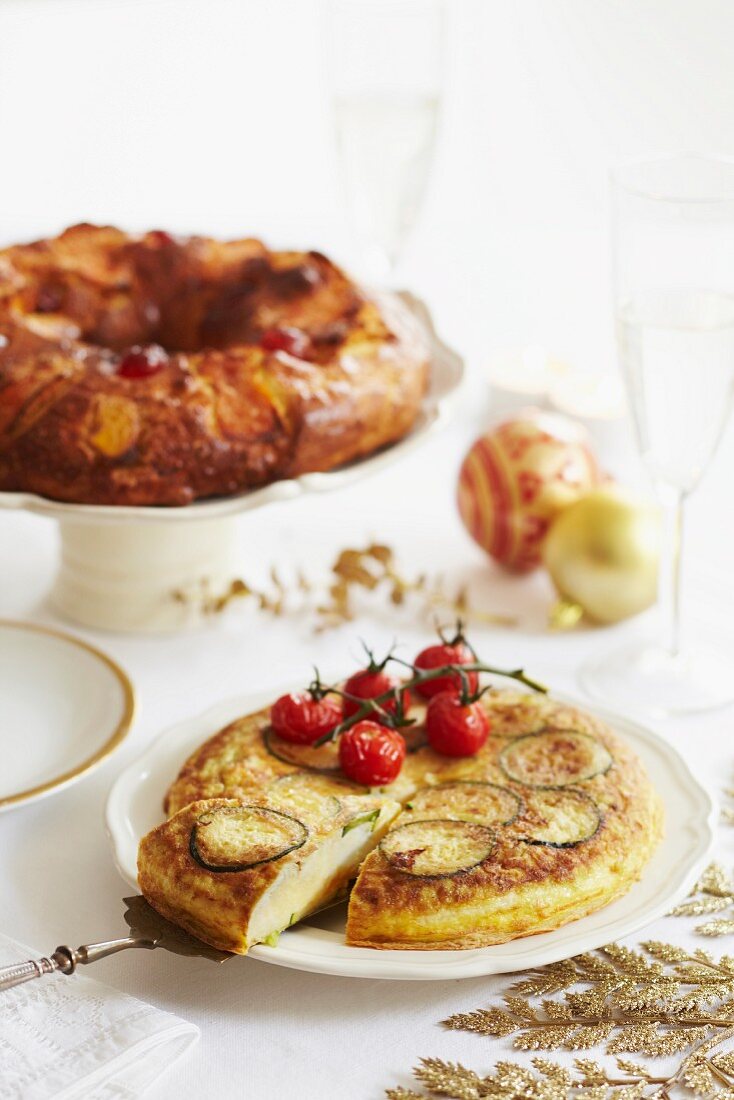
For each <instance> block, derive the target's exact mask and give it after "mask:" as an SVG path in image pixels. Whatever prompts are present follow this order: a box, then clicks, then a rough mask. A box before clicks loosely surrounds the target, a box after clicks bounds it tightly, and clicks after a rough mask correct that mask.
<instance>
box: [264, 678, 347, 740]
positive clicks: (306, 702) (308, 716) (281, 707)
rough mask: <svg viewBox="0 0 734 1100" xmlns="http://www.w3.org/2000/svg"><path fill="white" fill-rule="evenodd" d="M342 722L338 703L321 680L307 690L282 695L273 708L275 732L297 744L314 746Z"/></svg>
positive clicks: (271, 713) (272, 718) (271, 721)
mask: <svg viewBox="0 0 734 1100" xmlns="http://www.w3.org/2000/svg"><path fill="white" fill-rule="evenodd" d="M341 720H342V711H341V704H340V702H339V700H338V699H337V698H336V696H334V695H329V694H328V693H327V692H326V690H325V689H324V688H323V687H322V685H321V683H320V681H319V679H318V677H317V678H316V680H314V682H313V683H312V684H310V685H309V687H308V689H307V690H306V691H301V692H290V693H289V694H287V695H281V696H280V698H279V699H276V701H275V702H274V703H273V705H272V707H271V708H270V724H271V726H272V727H273V732H274V733H276V734H277V735H278V737H282V738H283V740H284V741H291V742H292V743H293V744H294V745H313V743H314V742H315V741H318V740H319V739H320V738H322V737H326V736H327V734H329V733H331V732H332V730H333V729H335V728H336V727H337V726H338V725H339V723H340V722H341Z"/></svg>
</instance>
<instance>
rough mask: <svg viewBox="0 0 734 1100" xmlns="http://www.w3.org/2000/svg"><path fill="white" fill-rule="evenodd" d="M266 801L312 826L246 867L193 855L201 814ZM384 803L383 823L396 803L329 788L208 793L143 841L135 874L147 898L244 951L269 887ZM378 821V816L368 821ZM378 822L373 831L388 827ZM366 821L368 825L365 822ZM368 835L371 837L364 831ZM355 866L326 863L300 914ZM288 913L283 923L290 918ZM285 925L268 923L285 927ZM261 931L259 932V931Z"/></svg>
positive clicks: (209, 939) (336, 892) (214, 941)
mask: <svg viewBox="0 0 734 1100" xmlns="http://www.w3.org/2000/svg"><path fill="white" fill-rule="evenodd" d="M253 806H254V807H263V808H266V809H269V810H271V811H272V810H273V809H274V810H276V811H278V812H280V813H283V812H288V813H289V814H290V815H292V816H296V815H297V817H298V824H300V825H301V827H302V828H305V829H306V830H307V834H308V835H307V838H306V840H305V843H303V844H301V845H300V846H298V847H295V848H293V849H292V850H289V851H287V852H286V854H285V855H283V856H282V857H280V858H273V859H271V860H270V861H268V862H262V863H259V864H257V865H254V866H251V867H249V868H247V869H244V870H231V871H230V870H228V871H226V872H225V873H222V871H221V870H219V871H217V870H213V869H209V868H207V867H206V866H203V865H202V863H201V862H200V861H199V860H197V858H195V854H194V851H193V846H192V830H193V829H194V827H195V826H196V825H197V823H198V822H199V821H200V820H201V818H202V816H203V817H207V816H211V815H212V813H215V812H217V811H221V810H224V811H225V812H226V811H237V810H239V809H241V808H243V807H245V808H247V807H253ZM380 809H382V811H383V813H385V811H386V810H389V813H385V824H387V822H388V821H389V820H390V816H392V815H394V813H395V810H396V809H397V806H395V805H393V806H392V807H389V806H386V804H385V800H383V799H379V798H375V797H371V796H369V795H361V796H348V797H346V798H343V799H341V800H340V802H339V803H338V804H334V802H333V800H332V799H329V798H328V796H324V797H318V798H316V799H315V800H313V801H310V802H308V803H306V804H305V805H304V804H303V803H302V804H301V805H300V806H298V805H296V806H295V807H294V806H293V805H289V803H288V801H287V800H286V801H284V802H278V801H276V800H275V799H268V798H252V799H247V800H242V799H223V798H218V799H207V800H203V801H200V802H193V803H191V804H190V805H189V806H186V807H184V809H183V810H181V811H180V812H179V813H177V814H175V815H174V816H173V817H172V818H170V819H169V820H168V821H165V822H164V823H163V824H162V825H159V826H157V828H155V829H152V830H151V832H149V833H147V834H146V836H144V837H143V839H142V840H141V842H140V845H139V848H138V882H139V884H140V889H141V891H142V893H143V895H144V897H145V898H146V899H147V901H148V902H149V903H150V904H151V905H152V906H153V908H154V909H157V910H158V912H159V913H161V914H162V915H163V916H164V917H166V918H167V919H168V920H171V921H173V922H174V923H175V924H178V925H179V926H180V927H181V928H185V929H186V931H187V932H190V933H191V934H192V935H193V936H196V937H197V938H198V939H201V940H203V941H204V942H205V943H209V944H211V945H212V946H213V947H217V948H219V949H220V950H222V951H232V952H235V953H237V954H245V953H246V951H247V948H248V946H249V945H250V943H251V942H252V929H251V919H252V917H253V913H254V910H255V908H256V906H257V904H258V902H259V901H260V900H261V899H262V898H263V895H265V894H266V892H267V891H268V889H269V888H270V887H272V886H273V885H274V884H276V882H277V881H278V880H279V879H280V880H282V879H283V876H288V877H289V878H290V880H291V881H293V880H294V879H295V878H296V876H297V875H298V873H299V872H300V870H301V868H302V867H303V866H304V864H305V863H306V861H307V860H308V858H309V857H310V856H312V855H314V854H315V853H317V852H318V850H319V848H320V846H321V845H322V844H323V843H324V842H325V840H326V839H327V838H328V837H330V836H333V835H336V836H339V834H340V833H341V832H342V829H343V828H344V827H345V826H349V825H350V823H352V822H353V821H354V819H355V817H360V816H362V815H364V814H365V813H375V812H378V811H379V810H380ZM371 827H372V828H374V823H371ZM384 827H385V826H384V825H380V826H379V827H378V831H377V832H376V833H375V834H374V835H375V839H377V837H379V836H380V834H381V832H382V831H384ZM365 828H366V826H365ZM367 843H371V841H369V840H368V839H367ZM350 871H351V875H352V876H353V874H354V868H349V867H348V866H347V867H344V866H342V867H339V866H334V867H331V868H329V867H327V868H326V871H325V873H324V874H323V875H322V878H321V880H320V881H319V882H318V883H317V886H318V890H317V891H316V892H315V893H314V892H313V891H312V893H311V895H310V896H311V901H310V903H309V904H308V905H307V906H306V908H305V910H304V911H299V912H298V914H297V916H298V918H299V919H300V918H301V917H302V916H305V915H306V913H307V912H310V911H312V910H313V909H314V908H317V907H318V906H320V905H323V904H326V903H327V902H329V901H331V900H333V898H334V897H336V896H341V894H342V893H343V891H344V889H345V887H346V884H347V881H348V878H349V877H350ZM293 915H294V914H291V913H288V912H286V913H285V916H284V918H283V926H285V925H287V924H288V920H289V916H293ZM281 930H282V928H281V927H276V928H271V929H268V931H269V932H272V931H275V932H280V931H281ZM255 938H256V939H258V938H259V937H255Z"/></svg>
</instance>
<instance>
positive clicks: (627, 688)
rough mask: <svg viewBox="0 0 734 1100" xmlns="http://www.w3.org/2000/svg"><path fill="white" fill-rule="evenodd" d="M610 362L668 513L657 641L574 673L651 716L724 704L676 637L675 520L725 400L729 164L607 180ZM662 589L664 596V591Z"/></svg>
mask: <svg viewBox="0 0 734 1100" xmlns="http://www.w3.org/2000/svg"><path fill="white" fill-rule="evenodd" d="M613 209H614V221H613V249H614V260H615V272H614V274H615V280H614V281H615V310H616V320H617V342H618V349H619V356H620V361H621V364H622V370H623V373H624V377H625V381H626V384H627V391H628V396H629V403H630V409H631V413H632V418H633V421H634V426H635V430H636V435H637V441H638V445H639V448H640V453H641V455H642V459H643V461H644V463H645V465H646V467H647V469H648V471H649V474H650V476H651V478H652V481H653V483H654V485H655V488H656V490H657V492H658V495H659V497H660V500H661V502H662V503H663V504H664V506H665V508H666V511H667V518H668V523H667V538H666V548H665V549H666V558H667V561H666V562H665V563H664V565H665V566H666V567H665V568H664V569H663V571H662V574H661V588H662V591H661V596H662V602H663V604H664V606H665V610H666V612H667V637H666V638H664V639H662V640H659V641H657V642H654V643H640V644H636V645H632V646H629V647H628V648H626V649H623V650H621V651H619V652H616V653H612V654H604V655H603V656H602V658H601V659H595V660H594V661H593V662H591V663H589V664H587V665H586V666H584V668H583V669H582V672H581V678H582V682H583V683H584V686H585V687H586V688H587V689H588V690H589V691H591V692H592V694H594V695H596V696H598V697H600V698H604V699H606V700H609V701H613V702H617V703H619V704H622V705H627V706H629V707H634V708H635V709H643V710H646V711H648V712H649V713H652V714H655V715H667V714H675V713H682V712H686V711H697V710H706V709H709V708H711V707H714V706H721V705H723V704H724V703H726V702H729V701H730V700H731V699H732V698H734V677H732V674H731V668H730V667H727V665H726V663H725V662H724V661H723V660H722V659H721V657H720V656H719V655H718V654H716V653H715V652H710V651H707V650H705V649H703V650H702V649H698V648H696V647H695V646H693V645H691V644H689V642H688V639H687V637H686V636H685V635H683V634H682V633H681V614H680V595H681V569H680V566H681V549H682V537H683V513H684V505H685V501H686V498H687V497H688V495H689V494H690V493H691V492H693V490H694V489H695V488H696V486H697V485H698V484H699V482H700V480H701V478H702V476H703V475H704V473H705V471H706V469H707V467H708V466H709V464H710V463H711V460H712V458H713V456H714V454H715V452H716V449H717V446H718V444H719V442H720V440H721V438H722V435H723V433H724V430H725V427H726V424H727V420H728V417H729V413H730V410H731V406H732V400H733V397H734V162H732V161H729V160H724V159H716V158H707V157H696V156H682V157H675V158H667V159H661V160H650V161H644V162H636V163H635V164H630V165H627V166H625V167H624V168H621V169H620V170H619V171H618V172H617V173H616V174H615V176H614V179H613ZM665 589H667V591H665Z"/></svg>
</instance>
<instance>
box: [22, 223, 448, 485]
mask: <svg viewBox="0 0 734 1100" xmlns="http://www.w3.org/2000/svg"><path fill="white" fill-rule="evenodd" d="M427 378H428V342H427V338H426V335H425V333H424V331H423V329H422V328H421V326H420V325H419V324H418V323H417V321H416V320H415V318H414V316H413V315H412V314H411V313H410V312H409V311H408V310H407V308H406V307H405V306H403V305H402V304H401V303H400V302H399V301H397V300H396V299H394V298H392V297H388V296H381V295H370V294H367V293H366V292H364V291H363V290H361V289H360V288H359V287H357V286H356V285H355V284H354V283H353V282H351V281H350V280H349V279H348V278H347V276H346V275H344V274H343V273H342V272H341V271H340V270H339V268H338V267H336V266H335V265H334V264H333V263H331V262H330V261H329V260H328V259H327V258H326V257H325V256H323V255H321V254H320V253H318V252H271V251H269V250H268V249H267V248H266V247H265V246H264V245H263V244H261V243H260V242H259V241H256V240H238V241H227V242H222V241H216V240H212V239H210V238H206V237H174V236H171V235H170V234H168V233H165V232H162V231H158V230H156V231H153V232H150V233H145V234H143V235H141V236H133V235H130V234H127V233H124V232H121V231H120V230H118V229H114V228H111V227H98V226H93V225H76V226H73V227H72V228H71V229H67V230H66V232H64V233H62V234H61V235H60V236H59V237H56V238H54V239H49V240H41V241H36V242H34V243H33V244H27V245H17V246H14V247H11V248H6V249H4V250H2V251H0V490H22V491H26V492H32V493H37V494H40V495H42V496H46V497H50V498H52V499H55V500H62V501H74V502H79V503H89V504H136V505H182V504H188V503H190V502H191V501H193V500H195V499H197V498H201V497H210V496H219V495H224V494H231V493H237V492H242V491H243V490H247V489H250V488H254V487H256V486H260V485H264V484H267V483H268V482H271V481H275V480H278V479H281V478H286V477H293V476H297V475H299V474H303V473H306V472H309V471H314V470H329V469H332V468H333V467H335V466H338V465H341V464H342V463H345V462H348V461H350V460H352V459H356V458H359V457H362V456H364V455H367V454H369V453H371V452H372V451H374V450H376V449H377V448H379V447H383V446H385V445H386V444H389V443H392V442H394V441H395V440H397V439H399V438H401V437H402V436H403V435H405V434H406V433H407V432H408V431H409V430H410V428H411V427H412V425H413V423H414V421H415V419H416V416H417V413H418V410H419V408H420V402H421V398H422V396H423V394H424V392H425V388H426V385H427Z"/></svg>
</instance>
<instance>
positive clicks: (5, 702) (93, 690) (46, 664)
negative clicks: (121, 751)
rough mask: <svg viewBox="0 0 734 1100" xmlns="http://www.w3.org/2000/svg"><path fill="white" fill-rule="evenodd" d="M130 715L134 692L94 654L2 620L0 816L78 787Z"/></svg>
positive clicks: (76, 642)
mask: <svg viewBox="0 0 734 1100" xmlns="http://www.w3.org/2000/svg"><path fill="white" fill-rule="evenodd" d="M134 709H135V698H134V692H133V687H132V684H131V683H130V681H129V679H128V678H127V676H126V675H125V673H124V672H123V671H122V669H121V668H120V667H119V666H118V665H116V664H115V662H114V661H113V660H111V658H109V657H107V656H106V654H104V653H102V652H101V651H100V650H98V649H95V648H94V647H93V646H90V645H88V644H87V643H86V642H83V641H81V640H80V639H79V638H74V637H72V636H71V635H70V634H65V633H63V632H62V631H59V630H51V629H49V628H47V627H43V626H35V625H32V624H30V623H18V622H7V621H3V620H0V739H3V740H4V741H5V743H6V746H7V747H6V751H5V752H4V753H3V766H2V770H1V771H0V811H3V810H11V809H13V808H15V807H16V806H20V805H24V804H25V803H27V802H34V801H36V799H39V798H45V797H46V796H47V795H50V794H53V793H54V792H55V791H59V790H61V788H62V787H68V786H69V784H71V783H75V782H77V780H79V779H81V778H82V776H83V775H86V774H87V772H89V771H91V770H92V768H94V767H96V766H97V765H98V764H100V763H101V762H102V760H104V759H105V758H106V757H107V756H109V755H110V753H111V752H113V751H114V749H115V748H117V746H118V745H119V744H120V742H121V741H122V740H123V738H124V737H125V735H126V734H127V732H128V730H129V728H130V725H131V723H132V719H133V713H134Z"/></svg>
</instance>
